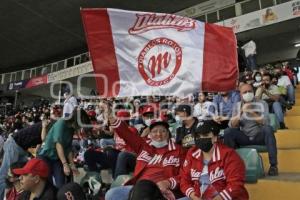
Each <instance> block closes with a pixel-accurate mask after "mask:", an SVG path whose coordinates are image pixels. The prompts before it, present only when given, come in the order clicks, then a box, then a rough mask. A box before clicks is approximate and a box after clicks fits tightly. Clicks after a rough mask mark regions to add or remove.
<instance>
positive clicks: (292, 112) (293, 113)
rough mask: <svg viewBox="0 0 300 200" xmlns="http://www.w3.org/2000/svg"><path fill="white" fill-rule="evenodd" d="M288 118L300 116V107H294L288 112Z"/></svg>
mask: <svg viewBox="0 0 300 200" xmlns="http://www.w3.org/2000/svg"><path fill="white" fill-rule="evenodd" d="M286 116H300V106H293V109H291V110H288V111H287V112H286Z"/></svg>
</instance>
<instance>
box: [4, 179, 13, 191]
mask: <svg viewBox="0 0 300 200" xmlns="http://www.w3.org/2000/svg"><path fill="white" fill-rule="evenodd" d="M5 183H6V188H7V189H10V188H12V187H14V183H13V182H10V181H9V178H6V179H5Z"/></svg>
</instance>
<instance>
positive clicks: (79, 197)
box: [56, 183, 86, 200]
mask: <svg viewBox="0 0 300 200" xmlns="http://www.w3.org/2000/svg"><path fill="white" fill-rule="evenodd" d="M56 197H57V200H86V197H85V194H84V192H83V189H82V188H81V187H80V185H79V184H78V183H68V184H65V185H64V186H63V187H62V188H61V189H60V190H59V191H58V192H57V196H56Z"/></svg>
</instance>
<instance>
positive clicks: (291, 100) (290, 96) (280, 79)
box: [274, 66, 295, 105]
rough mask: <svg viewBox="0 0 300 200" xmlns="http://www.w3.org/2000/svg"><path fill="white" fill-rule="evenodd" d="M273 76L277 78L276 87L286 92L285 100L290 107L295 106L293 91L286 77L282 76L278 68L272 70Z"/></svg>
mask: <svg viewBox="0 0 300 200" xmlns="http://www.w3.org/2000/svg"><path fill="white" fill-rule="evenodd" d="M274 75H275V76H276V77H277V78H278V83H277V85H278V86H283V87H285V88H286V90H287V100H288V103H290V104H291V105H294V104H295V89H294V86H293V85H292V83H291V80H290V79H289V77H288V76H286V75H284V74H283V72H282V69H281V67H280V66H277V67H276V69H275V70H274Z"/></svg>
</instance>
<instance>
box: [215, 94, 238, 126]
mask: <svg viewBox="0 0 300 200" xmlns="http://www.w3.org/2000/svg"><path fill="white" fill-rule="evenodd" d="M240 100H241V98H240V94H239V93H238V92H237V91H230V92H220V93H219V94H218V95H216V96H214V100H213V103H214V106H215V109H216V113H215V116H214V117H213V120H214V121H215V122H217V123H218V124H219V125H220V128H221V129H225V128H227V127H228V122H229V120H230V118H231V116H232V110H233V106H234V105H235V104H236V103H237V102H239V101H240Z"/></svg>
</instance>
